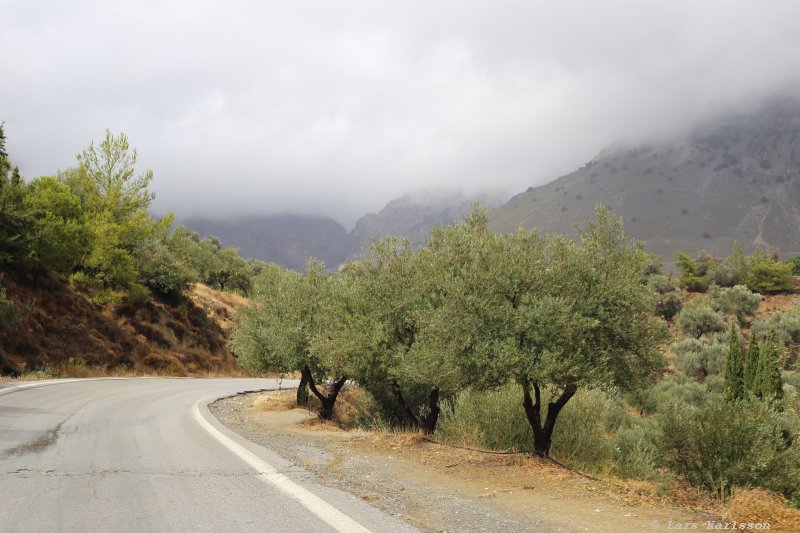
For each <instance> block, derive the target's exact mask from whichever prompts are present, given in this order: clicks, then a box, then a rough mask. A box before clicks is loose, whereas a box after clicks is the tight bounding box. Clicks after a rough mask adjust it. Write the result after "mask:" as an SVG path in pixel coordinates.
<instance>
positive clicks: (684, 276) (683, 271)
mask: <svg viewBox="0 0 800 533" xmlns="http://www.w3.org/2000/svg"><path fill="white" fill-rule="evenodd" d="M708 264H709V262H708V261H705V260H703V261H699V260H698V261H695V260H694V259H692V258H691V256H689V254H687V253H684V252H678V253H677V254H675V265H676V266H677V267H678V269H679V270H680V275H679V279H680V281H681V285H683V287H684V288H686V289H687V290H690V291H692V292H706V290H707V289H708V285H709V283H710V280H709V278H708V275H707V273H708V269H707V267H708Z"/></svg>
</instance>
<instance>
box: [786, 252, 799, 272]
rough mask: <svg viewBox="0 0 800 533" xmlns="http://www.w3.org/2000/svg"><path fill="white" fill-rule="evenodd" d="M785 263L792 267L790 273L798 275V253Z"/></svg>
mask: <svg viewBox="0 0 800 533" xmlns="http://www.w3.org/2000/svg"><path fill="white" fill-rule="evenodd" d="M786 263H787V264H788V265H790V266H791V267H792V274H794V275H795V276H800V255H795V256H793V257H790V258H789V260H788V261H786Z"/></svg>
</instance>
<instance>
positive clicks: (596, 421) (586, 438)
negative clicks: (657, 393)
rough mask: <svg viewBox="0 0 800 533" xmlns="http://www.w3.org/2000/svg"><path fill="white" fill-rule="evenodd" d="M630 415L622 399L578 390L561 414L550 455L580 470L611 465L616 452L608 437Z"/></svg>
mask: <svg viewBox="0 0 800 533" xmlns="http://www.w3.org/2000/svg"><path fill="white" fill-rule="evenodd" d="M629 416H630V415H629V414H628V413H627V412H626V411H625V406H624V404H623V402H622V400H621V399H619V398H612V397H611V396H609V395H608V394H607V393H605V392H603V391H601V390H598V389H582V390H579V391H578V393H577V394H576V395H575V396H574V397H573V398H572V400H570V402H569V403H568V404H567V405H566V407H564V410H563V411H562V412H561V415H560V417H559V420H558V425H557V426H556V429H555V431H554V432H553V446H552V448H551V454H552V455H553V456H554V457H557V458H558V459H560V460H562V461H565V462H566V463H568V464H570V465H572V466H576V467H580V468H586V469H592V470H595V469H598V467H603V466H604V465H610V464H611V463H612V461H613V460H614V456H615V453H614V445H613V443H612V441H611V439H610V438H609V436H608V435H609V434H611V433H613V432H615V431H616V430H617V429H618V428H619V427H620V425H621V423H622V421H623V420H625V419H626V418H627V417H629Z"/></svg>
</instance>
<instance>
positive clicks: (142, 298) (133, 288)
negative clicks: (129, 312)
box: [125, 283, 150, 306]
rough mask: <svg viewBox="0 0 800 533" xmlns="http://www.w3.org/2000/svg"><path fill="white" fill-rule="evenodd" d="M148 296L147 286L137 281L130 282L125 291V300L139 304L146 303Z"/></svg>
mask: <svg viewBox="0 0 800 533" xmlns="http://www.w3.org/2000/svg"><path fill="white" fill-rule="evenodd" d="M149 296H150V290H148V288H147V287H145V286H144V285H140V284H138V283H131V285H130V287H128V289H127V290H126V291H125V302H127V303H131V304H133V305H135V306H141V305H144V304H145V303H147V299H148V297H149Z"/></svg>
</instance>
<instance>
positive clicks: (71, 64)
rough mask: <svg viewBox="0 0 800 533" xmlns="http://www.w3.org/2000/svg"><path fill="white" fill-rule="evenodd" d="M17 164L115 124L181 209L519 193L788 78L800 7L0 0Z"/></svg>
mask: <svg viewBox="0 0 800 533" xmlns="http://www.w3.org/2000/svg"><path fill="white" fill-rule="evenodd" d="M0 10H2V12H3V17H2V19H0V72H3V80H4V81H3V83H2V84H0V120H5V122H6V133H7V135H8V137H9V142H8V149H9V152H10V154H11V156H12V158H13V159H14V160H15V161H16V162H17V163H18V164H19V165H20V167H21V169H22V171H23V174H24V175H26V176H28V177H33V176H37V175H42V174H52V173H54V172H55V171H56V170H57V169H62V168H65V167H67V166H71V165H74V164H75V159H74V154H75V153H76V152H78V151H80V150H81V149H82V148H83V146H85V145H86V144H88V143H89V141H90V140H92V139H95V140H96V139H99V138H101V137H102V135H103V131H104V130H105V128H110V129H111V130H112V131H115V132H116V131H124V132H126V133H127V134H128V136H129V137H130V139H131V142H132V143H133V144H134V145H135V146H136V147H137V148H138V150H139V156H140V157H139V158H140V163H141V165H142V167H143V168H152V169H153V170H154V172H155V176H156V178H155V181H154V183H153V187H154V189H155V190H156V191H157V193H158V199H157V203H156V209H157V210H159V211H167V210H172V211H175V212H176V213H177V214H179V215H181V216H190V215H214V216H230V215H239V214H257V213H265V214H266V213H285V212H295V213H313V214H320V215H327V216H333V217H335V218H337V219H338V220H340V221H342V222H343V223H345V224H352V222H353V221H354V220H355V219H356V218H357V217H358V216H360V215H361V214H363V213H365V212H367V211H377V210H379V209H380V208H381V207H382V206H383V204H385V203H386V202H387V201H389V200H391V199H392V198H395V197H397V196H400V195H401V194H403V193H406V192H409V191H414V190H418V189H427V188H439V189H441V188H446V189H448V188H452V189H459V190H462V191H464V192H465V193H475V192H481V191H487V192H492V193H500V194H508V195H510V194H513V193H515V192H519V191H521V190H522V189H524V188H526V187H528V186H529V185H536V184H540V183H543V182H546V181H548V180H551V179H553V178H555V177H557V176H558V175H560V174H563V173H566V172H569V171H571V170H572V169H574V168H575V167H577V166H580V165H581V164H583V163H584V162H585V161H587V160H588V159H590V158H591V157H592V156H594V154H595V153H596V152H598V151H599V150H600V149H602V148H603V147H604V146H606V145H608V144H609V143H611V142H613V141H617V140H621V141H628V142H635V141H640V140H648V139H654V138H659V137H666V136H669V135H672V134H675V133H677V132H680V131H682V130H684V129H686V128H688V127H689V126H691V125H692V124H694V123H696V122H697V121H698V120H701V119H705V118H707V117H709V116H713V115H715V114H719V113H724V112H726V111H728V110H730V109H737V108H741V107H743V106H750V105H754V104H755V103H757V102H758V101H759V100H761V99H763V98H764V97H766V96H769V95H771V94H774V93H775V92H780V91H784V90H791V88H792V87H793V86H795V85H796V84H797V82H798V81H800V80H798V79H797V78H798V73H800V33H798V32H797V31H796V27H795V26H796V21H797V20H798V19H799V18H800V4H797V3H796V2H791V1H784V2H781V1H772V2H756V1H751V2H737V1H731V0H706V1H704V2H696V1H690V0H677V1H676V0H673V1H653V2H641V1H635V0H629V1H598V2H585V1H577V0H568V1H564V2H558V3H555V2H522V1H520V2H511V1H505V2H504V1H499V2H498V1H494V2H488V1H479V2H456V1H441V2H421V1H405V2H392V3H391V4H387V3H383V2H381V3H375V2H369V1H341V2H329V1H326V0H309V1H306V2H290V3H263V2H254V1H252V2H251V1H233V2H221V1H215V0H206V1H200V2H172V1H169V0H166V1H164V0H162V1H159V2H147V1H145V2H137V3H130V4H128V5H126V6H118V5H116V3H109V2H100V1H95V0H84V1H77V2H70V3H68V4H66V3H64V4H62V3H56V4H52V3H49V2H48V3H45V2H36V1H24V2H23V1H16V0H11V1H9V0H6V1H0Z"/></svg>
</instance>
